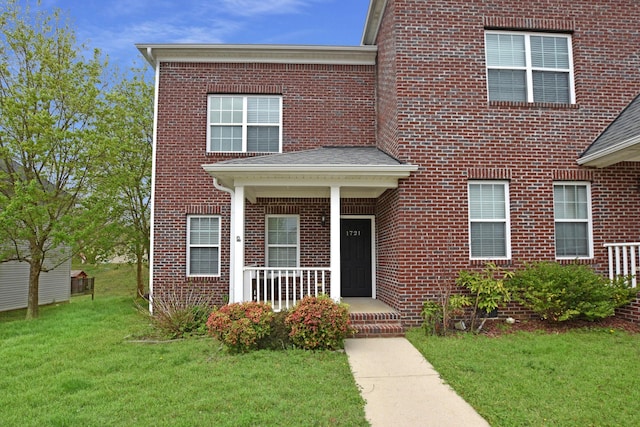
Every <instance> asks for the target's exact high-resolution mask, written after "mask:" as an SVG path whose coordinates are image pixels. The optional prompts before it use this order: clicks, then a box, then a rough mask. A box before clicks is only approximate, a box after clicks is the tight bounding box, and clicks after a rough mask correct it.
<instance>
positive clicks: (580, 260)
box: [556, 257, 596, 264]
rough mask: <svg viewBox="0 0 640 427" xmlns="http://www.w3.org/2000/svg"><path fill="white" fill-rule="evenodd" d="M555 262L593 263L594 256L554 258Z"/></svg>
mask: <svg viewBox="0 0 640 427" xmlns="http://www.w3.org/2000/svg"><path fill="white" fill-rule="evenodd" d="M556 262H558V263H559V264H594V263H595V262H596V261H595V258H593V257H575V258H556Z"/></svg>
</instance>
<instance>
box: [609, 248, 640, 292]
mask: <svg viewBox="0 0 640 427" xmlns="http://www.w3.org/2000/svg"><path fill="white" fill-rule="evenodd" d="M604 246H605V247H606V248H607V251H608V252H609V280H613V279H614V278H616V277H620V276H622V277H630V278H631V287H633V288H635V287H637V279H636V276H637V274H638V271H640V243H606V244H605V245H604Z"/></svg>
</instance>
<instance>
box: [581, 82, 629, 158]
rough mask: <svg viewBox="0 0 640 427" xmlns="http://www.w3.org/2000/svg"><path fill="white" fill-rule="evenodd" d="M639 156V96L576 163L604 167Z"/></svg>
mask: <svg viewBox="0 0 640 427" xmlns="http://www.w3.org/2000/svg"><path fill="white" fill-rule="evenodd" d="M638 156H640V95H638V96H636V98H635V99H634V100H633V101H631V102H630V103H629V105H627V107H626V108H625V109H624V110H623V111H622V112H621V113H620V114H619V115H618V117H616V119H615V120H614V121H613V122H611V124H610V125H609V126H608V127H607V128H606V129H605V130H604V131H603V132H602V133H601V134H600V136H598V138H597V139H596V140H595V141H594V142H593V143H592V144H591V145H590V146H589V148H587V149H586V150H585V151H584V152H583V153H582V155H581V156H580V158H579V159H578V163H579V164H581V165H586V166H597V167H604V166H609V165H612V164H614V163H618V162H621V161H625V160H639V159H637V158H636V157H638Z"/></svg>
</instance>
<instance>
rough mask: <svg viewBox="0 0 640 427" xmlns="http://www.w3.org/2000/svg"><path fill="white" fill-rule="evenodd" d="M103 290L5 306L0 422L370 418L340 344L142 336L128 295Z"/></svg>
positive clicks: (143, 325) (335, 421) (307, 422)
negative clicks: (260, 347) (23, 313)
mask: <svg viewBox="0 0 640 427" xmlns="http://www.w3.org/2000/svg"><path fill="white" fill-rule="evenodd" d="M96 286H99V285H98V284H96ZM98 295H99V293H98ZM98 295H97V296H96V300H95V301H91V297H89V296H84V297H74V298H72V300H71V302H70V303H69V304H61V305H53V306H48V307H43V308H42V309H41V317H40V318H39V319H36V320H33V321H24V320H21V319H20V320H18V319H15V317H12V316H6V317H1V316H0V361H1V363H0V390H2V392H0V424H1V425H2V426H98V425H100V426H102V425H105V426H106V425H122V426H151V425H153V426H196V425H202V426H209V425H211V426H213V425H215V426H254V425H262V426H271V425H299V426H312V425H319V426H327V425H344V426H353V425H367V423H366V421H365V418H364V409H363V408H364V402H363V400H362V398H361V397H360V394H359V392H358V389H357V386H356V384H355V382H354V380H353V377H352V375H351V372H350V369H349V364H348V361H347V356H346V355H345V354H344V353H339V352H309V351H286V352H269V351H258V352H253V353H249V354H246V355H228V354H227V353H226V352H224V351H223V350H222V348H221V346H220V344H218V343H217V342H215V341H214V340H213V339H210V338H193V339H188V340H177V341H173V342H167V343H141V342H135V341H136V340H137V339H138V338H140V337H142V336H144V335H145V334H147V333H148V325H147V322H148V320H146V319H145V318H144V317H143V316H141V315H140V314H139V313H137V312H136V310H135V308H134V304H133V302H132V300H131V298H127V297H98Z"/></svg>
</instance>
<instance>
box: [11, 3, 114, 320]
mask: <svg viewBox="0 0 640 427" xmlns="http://www.w3.org/2000/svg"><path fill="white" fill-rule="evenodd" d="M80 52H81V48H80V47H77V46H76V45H75V36H74V33H73V32H72V31H71V30H70V29H69V27H68V26H67V25H64V24H63V23H61V21H60V18H59V16H58V14H54V15H53V16H46V15H42V14H36V15H32V14H31V12H30V10H28V9H26V10H21V9H20V8H19V6H18V5H17V2H16V1H13V0H12V1H9V2H7V3H6V4H5V5H4V8H3V11H2V13H1V14H0V242H3V244H2V245H1V247H0V261H8V260H17V261H22V262H27V263H28V264H29V266H30V268H29V293H28V307H27V318H32V317H37V315H38V304H39V301H38V287H39V277H40V273H41V272H44V271H48V270H50V269H53V268H55V267H56V266H57V265H59V264H60V263H62V262H64V261H65V260H66V259H67V258H68V257H69V256H71V253H70V251H69V250H68V249H66V248H69V247H71V245H72V244H73V243H74V242H77V241H89V240H90V239H91V235H92V233H93V232H94V231H95V230H96V229H98V228H100V227H102V226H103V224H104V223H105V218H106V217H107V216H108V214H109V209H110V207H109V205H107V204H101V203H99V202H98V201H97V200H94V199H93V198H92V197H91V194H92V193H93V190H95V186H94V185H93V184H92V175H91V168H92V167H93V166H95V165H96V164H98V163H100V162H104V161H106V160H107V159H106V156H105V154H106V153H105V150H104V140H103V138H102V137H101V136H100V134H99V133H98V132H97V131H96V126H95V124H96V122H97V121H99V120H100V111H101V110H102V106H103V100H102V90H101V85H102V80H101V76H102V71H103V69H104V64H103V63H102V62H101V60H100V58H99V52H98V51H95V52H94V53H93V56H92V57H91V58H89V59H85V58H83V57H82V56H81V54H80Z"/></svg>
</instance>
